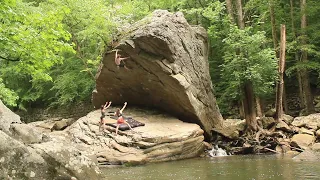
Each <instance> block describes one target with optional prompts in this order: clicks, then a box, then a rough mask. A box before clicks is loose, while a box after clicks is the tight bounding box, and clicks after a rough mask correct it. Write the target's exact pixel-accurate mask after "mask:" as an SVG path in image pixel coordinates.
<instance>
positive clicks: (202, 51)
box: [93, 10, 222, 137]
mask: <svg viewBox="0 0 320 180" xmlns="http://www.w3.org/2000/svg"><path fill="white" fill-rule="evenodd" d="M115 48H116V49H119V50H121V51H120V52H119V53H120V54H121V55H122V56H123V57H130V58H129V59H127V60H125V62H126V66H127V67H128V68H129V69H130V70H127V69H125V68H121V67H120V68H118V67H117V66H116V65H115V63H114V57H115V52H114V51H112V52H107V53H106V54H105V55H104V57H103V61H102V62H101V64H100V69H99V71H98V73H97V75H96V90H95V91H94V92H93V104H94V106H95V107H96V108H98V107H100V106H101V105H102V104H104V103H105V102H106V101H110V100H111V101H112V102H113V103H114V104H122V103H123V102H125V101H127V102H128V103H129V105H137V106H145V107H150V106H151V107H156V108H160V109H162V110H165V111H167V112H168V113H170V114H172V115H175V116H176V117H178V118H180V119H181V120H183V121H185V122H193V123H197V124H198V125H200V126H201V127H202V128H203V129H204V131H205V135H206V136H207V137H210V136H211V135H210V134H211V133H210V130H211V129H212V128H213V127H219V126H221V125H222V116H221V114H220V112H219V109H218V107H217V105H216V100H215V97H214V95H213V90H212V83H211V79H210V75H209V63H208V41H207V34H206V31H205V29H204V28H201V27H193V26H190V25H189V24H188V23H187V21H186V20H185V18H184V16H183V14H182V13H180V12H178V13H175V14H172V13H169V12H168V11H162V10H158V11H155V12H154V13H153V16H152V17H147V18H145V19H143V20H141V21H140V22H138V23H137V24H135V25H134V26H132V27H131V29H129V30H128V31H127V32H123V36H122V37H121V38H120V40H119V44H118V45H117V46H116V47H115Z"/></svg>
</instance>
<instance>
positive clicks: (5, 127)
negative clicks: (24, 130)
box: [0, 100, 21, 134]
mask: <svg viewBox="0 0 320 180" xmlns="http://www.w3.org/2000/svg"><path fill="white" fill-rule="evenodd" d="M12 123H21V121H20V117H19V116H18V115H16V114H15V113H13V112H12V111H11V110H10V109H9V108H7V107H6V106H5V105H4V104H3V103H2V101H1V100H0V130H2V131H3V132H5V133H8V134H10V131H9V128H10V125H11V124H12Z"/></svg>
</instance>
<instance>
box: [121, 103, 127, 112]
mask: <svg viewBox="0 0 320 180" xmlns="http://www.w3.org/2000/svg"><path fill="white" fill-rule="evenodd" d="M126 106H127V102H125V103H124V105H123V107H122V109H120V113H121V114H122V111H123V110H124V109H125V108H126Z"/></svg>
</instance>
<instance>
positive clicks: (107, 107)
mask: <svg viewBox="0 0 320 180" xmlns="http://www.w3.org/2000/svg"><path fill="white" fill-rule="evenodd" d="M111 103H112V102H111V101H110V102H109V104H108V106H107V107H106V109H108V108H109V107H110V106H111ZM106 105H107V104H106Z"/></svg>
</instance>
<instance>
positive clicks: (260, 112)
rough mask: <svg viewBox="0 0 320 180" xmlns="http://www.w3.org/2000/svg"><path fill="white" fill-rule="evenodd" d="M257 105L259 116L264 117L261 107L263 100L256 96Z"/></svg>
mask: <svg viewBox="0 0 320 180" xmlns="http://www.w3.org/2000/svg"><path fill="white" fill-rule="evenodd" d="M256 106H257V116H258V117H263V114H262V108H261V101H260V98H259V97H256Z"/></svg>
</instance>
